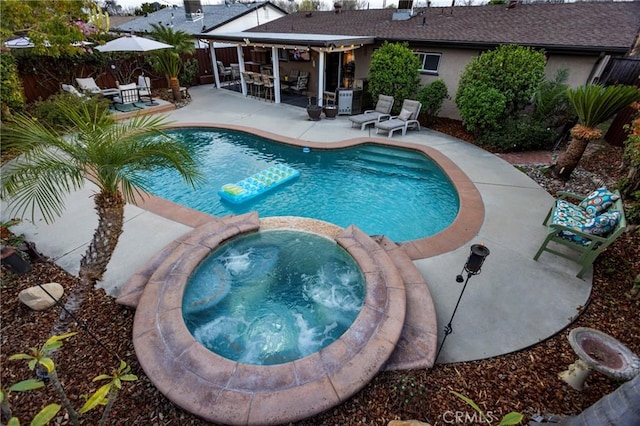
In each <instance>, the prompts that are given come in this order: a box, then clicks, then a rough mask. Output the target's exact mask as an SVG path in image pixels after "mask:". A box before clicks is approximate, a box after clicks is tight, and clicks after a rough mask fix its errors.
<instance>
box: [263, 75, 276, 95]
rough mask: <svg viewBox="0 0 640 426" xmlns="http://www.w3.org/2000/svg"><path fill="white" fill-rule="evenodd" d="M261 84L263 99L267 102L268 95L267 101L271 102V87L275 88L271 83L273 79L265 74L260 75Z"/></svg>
mask: <svg viewBox="0 0 640 426" xmlns="http://www.w3.org/2000/svg"><path fill="white" fill-rule="evenodd" d="M262 84H263V87H264V99H265V100H267V94H268V95H269V99H271V102H273V87H274V86H275V84H274V83H273V77H272V76H270V75H267V74H262Z"/></svg>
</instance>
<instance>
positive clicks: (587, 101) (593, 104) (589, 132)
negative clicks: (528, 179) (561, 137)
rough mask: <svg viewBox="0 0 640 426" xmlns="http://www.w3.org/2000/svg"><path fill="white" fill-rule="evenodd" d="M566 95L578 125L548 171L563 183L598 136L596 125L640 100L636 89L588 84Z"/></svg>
mask: <svg viewBox="0 0 640 426" xmlns="http://www.w3.org/2000/svg"><path fill="white" fill-rule="evenodd" d="M567 94H568V97H569V102H570V103H571V106H572V107H573V110H574V112H575V113H576V115H577V116H578V123H577V124H576V125H575V126H573V127H572V128H571V142H570V143H569V146H568V147H567V150H566V151H565V152H564V153H563V154H562V155H561V156H560V157H559V158H558V161H557V162H556V163H555V164H553V165H552V166H551V168H550V172H551V174H552V175H553V176H555V177H557V178H560V179H563V180H567V179H569V177H570V176H571V173H572V172H573V170H574V169H575V168H576V167H577V166H578V164H579V163H580V159H581V158H582V155H583V154H584V151H585V149H586V148H587V145H588V144H589V142H590V141H592V140H596V139H600V138H601V137H602V132H601V131H600V130H599V129H597V128H596V126H598V125H599V124H600V123H602V122H604V121H605V120H607V119H609V117H611V116H612V115H614V114H616V113H617V112H618V111H619V110H620V109H622V108H624V107H625V106H627V105H629V104H631V103H632V102H633V101H636V100H638V99H640V90H638V88H637V87H633V86H602V85H599V84H589V85H586V86H580V87H577V88H575V89H569V91H568V92H567Z"/></svg>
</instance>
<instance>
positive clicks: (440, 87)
mask: <svg viewBox="0 0 640 426" xmlns="http://www.w3.org/2000/svg"><path fill="white" fill-rule="evenodd" d="M447 98H449V92H448V91H447V85H446V84H445V83H444V81H442V80H441V79H438V80H435V81H433V82H431V83H430V84H427V85H426V86H423V87H421V88H420V90H419V91H418V101H420V103H421V104H422V113H423V114H424V115H425V116H426V119H427V123H431V122H433V119H434V118H435V117H437V116H438V114H439V113H440V109H441V108H442V103H443V102H444V100H445V99H447Z"/></svg>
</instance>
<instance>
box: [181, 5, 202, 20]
mask: <svg viewBox="0 0 640 426" xmlns="http://www.w3.org/2000/svg"><path fill="white" fill-rule="evenodd" d="M184 15H185V17H186V18H187V21H191V22H195V21H198V20H200V19H203V18H204V13H202V2H201V1H200V0H184Z"/></svg>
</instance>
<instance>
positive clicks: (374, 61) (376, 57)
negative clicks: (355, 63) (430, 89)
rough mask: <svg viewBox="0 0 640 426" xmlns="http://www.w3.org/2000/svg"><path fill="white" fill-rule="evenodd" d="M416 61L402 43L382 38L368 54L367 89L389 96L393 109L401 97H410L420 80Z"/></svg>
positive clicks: (397, 105) (417, 60)
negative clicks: (378, 46)
mask: <svg viewBox="0 0 640 426" xmlns="http://www.w3.org/2000/svg"><path fill="white" fill-rule="evenodd" d="M419 68H420V61H419V59H418V57H417V56H416V55H415V54H414V53H413V52H412V51H411V49H409V46H408V44H407V43H406V42H405V43H389V42H386V41H385V42H384V43H383V44H382V46H380V49H378V50H376V51H375V52H374V53H373V55H372V56H371V66H370V67H369V93H371V97H372V98H373V99H376V98H377V97H378V96H379V95H388V96H393V97H394V98H395V99H396V105H395V107H394V109H395V110H398V108H400V105H401V104H402V100H403V99H414V98H415V96H416V92H417V91H418V84H419V83H420V71H419Z"/></svg>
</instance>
